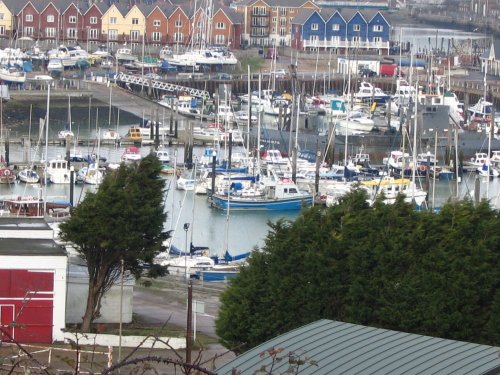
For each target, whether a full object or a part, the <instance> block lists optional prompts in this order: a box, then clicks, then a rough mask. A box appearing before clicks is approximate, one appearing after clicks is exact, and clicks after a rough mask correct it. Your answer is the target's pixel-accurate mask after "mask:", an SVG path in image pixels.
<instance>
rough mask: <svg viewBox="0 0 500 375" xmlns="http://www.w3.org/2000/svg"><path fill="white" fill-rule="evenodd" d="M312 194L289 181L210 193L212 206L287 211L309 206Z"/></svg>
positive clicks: (244, 209)
mask: <svg viewBox="0 0 500 375" xmlns="http://www.w3.org/2000/svg"><path fill="white" fill-rule="evenodd" d="M312 203H313V196H312V195H311V194H309V193H306V192H303V191H301V190H300V189H299V188H298V187H297V185H296V184H294V183H293V182H289V181H273V182H267V183H263V182H259V183H258V184H254V185H253V186H251V187H248V188H243V189H241V190H230V191H225V192H222V193H216V194H213V195H212V206H213V207H215V208H219V209H223V210H226V209H228V208H230V209H231V210H232V211H234V210H240V211H288V210H300V209H301V208H302V207H304V206H311V205H312Z"/></svg>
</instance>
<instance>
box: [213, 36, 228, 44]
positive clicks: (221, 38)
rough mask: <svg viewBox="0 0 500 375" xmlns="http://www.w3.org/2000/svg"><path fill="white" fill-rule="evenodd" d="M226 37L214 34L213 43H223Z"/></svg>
mask: <svg viewBox="0 0 500 375" xmlns="http://www.w3.org/2000/svg"><path fill="white" fill-rule="evenodd" d="M225 40H226V38H225V37H224V35H216V36H215V44H225Z"/></svg>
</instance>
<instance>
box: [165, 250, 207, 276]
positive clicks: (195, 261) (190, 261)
mask: <svg viewBox="0 0 500 375" xmlns="http://www.w3.org/2000/svg"><path fill="white" fill-rule="evenodd" d="M159 264H160V265H162V266H167V267H168V273H169V274H170V275H176V276H181V277H186V278H191V277H195V276H196V272H200V271H206V270H210V269H212V268H213V267H214V265H215V262H214V260H213V259H212V258H210V257H207V256H203V255H193V256H191V255H186V256H179V257H173V258H169V259H164V260H161V261H159Z"/></svg>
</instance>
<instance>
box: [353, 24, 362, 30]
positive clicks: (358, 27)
mask: <svg viewBox="0 0 500 375" xmlns="http://www.w3.org/2000/svg"><path fill="white" fill-rule="evenodd" d="M352 30H353V31H360V30H361V26H359V25H352Z"/></svg>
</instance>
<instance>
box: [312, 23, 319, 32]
mask: <svg viewBox="0 0 500 375" xmlns="http://www.w3.org/2000/svg"><path fill="white" fill-rule="evenodd" d="M311 30H312V31H318V30H319V24H317V23H312V24H311Z"/></svg>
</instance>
